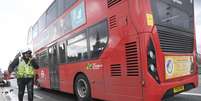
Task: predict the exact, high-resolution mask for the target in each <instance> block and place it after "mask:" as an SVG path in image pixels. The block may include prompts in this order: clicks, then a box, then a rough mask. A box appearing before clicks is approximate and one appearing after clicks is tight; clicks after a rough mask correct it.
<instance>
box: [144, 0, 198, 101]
mask: <svg viewBox="0 0 201 101" xmlns="http://www.w3.org/2000/svg"><path fill="white" fill-rule="evenodd" d="M145 1H146V0H145ZM149 2H150V5H151V12H152V13H151V15H152V16H153V21H154V24H153V26H154V27H153V30H152V32H151V34H150V36H149V37H148V38H147V40H146V43H147V50H146V52H147V71H145V72H147V75H146V76H145V78H146V81H145V87H144V92H145V94H144V96H145V101H149V100H150V98H149V96H155V98H154V97H153V99H152V100H153V101H156V100H159V99H160V100H161V99H166V98H168V97H171V96H174V95H176V94H179V93H181V92H184V91H187V90H190V89H192V88H195V87H196V86H197V85H198V76H197V67H196V58H195V56H196V55H195V53H196V48H195V46H196V45H195V33H194V32H195V29H194V6H193V0H150V1H149ZM150 19H151V18H150ZM145 74H146V73H145ZM146 82H147V83H146ZM147 84H151V85H147ZM146 98H148V99H146ZM152 100H150V101H152Z"/></svg>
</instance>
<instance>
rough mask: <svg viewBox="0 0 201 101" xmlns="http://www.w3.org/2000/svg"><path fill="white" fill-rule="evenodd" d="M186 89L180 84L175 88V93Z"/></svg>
mask: <svg viewBox="0 0 201 101" xmlns="http://www.w3.org/2000/svg"><path fill="white" fill-rule="evenodd" d="M183 90H184V86H178V87H175V88H173V91H174V93H178V92H181V91H183Z"/></svg>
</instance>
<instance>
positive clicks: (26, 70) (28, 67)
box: [8, 49, 39, 101]
mask: <svg viewBox="0 0 201 101" xmlns="http://www.w3.org/2000/svg"><path fill="white" fill-rule="evenodd" d="M31 54H32V51H31V50H29V49H27V50H23V51H22V52H21V55H22V56H21V55H20V53H19V54H18V55H16V56H15V59H14V60H13V61H12V62H11V64H10V65H9V68H8V72H9V74H10V73H11V72H13V71H14V70H16V76H17V84H18V99H19V101H23V97H24V91H25V87H26V86H27V92H28V101H33V85H34V76H35V72H34V69H38V68H39V66H38V64H37V63H36V60H35V59H34V58H32V55H31Z"/></svg>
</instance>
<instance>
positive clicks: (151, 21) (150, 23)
mask: <svg viewBox="0 0 201 101" xmlns="http://www.w3.org/2000/svg"><path fill="white" fill-rule="evenodd" d="M146 18H147V25H148V26H153V25H154V19H153V15H152V14H146Z"/></svg>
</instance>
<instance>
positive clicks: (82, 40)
mask: <svg viewBox="0 0 201 101" xmlns="http://www.w3.org/2000/svg"><path fill="white" fill-rule="evenodd" d="M67 43H68V45H67V60H68V62H77V61H80V60H86V59H88V52H87V39H86V33H85V32H84V33H81V34H79V35H77V36H75V37H73V38H71V39H69V40H68V42H67Z"/></svg>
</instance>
